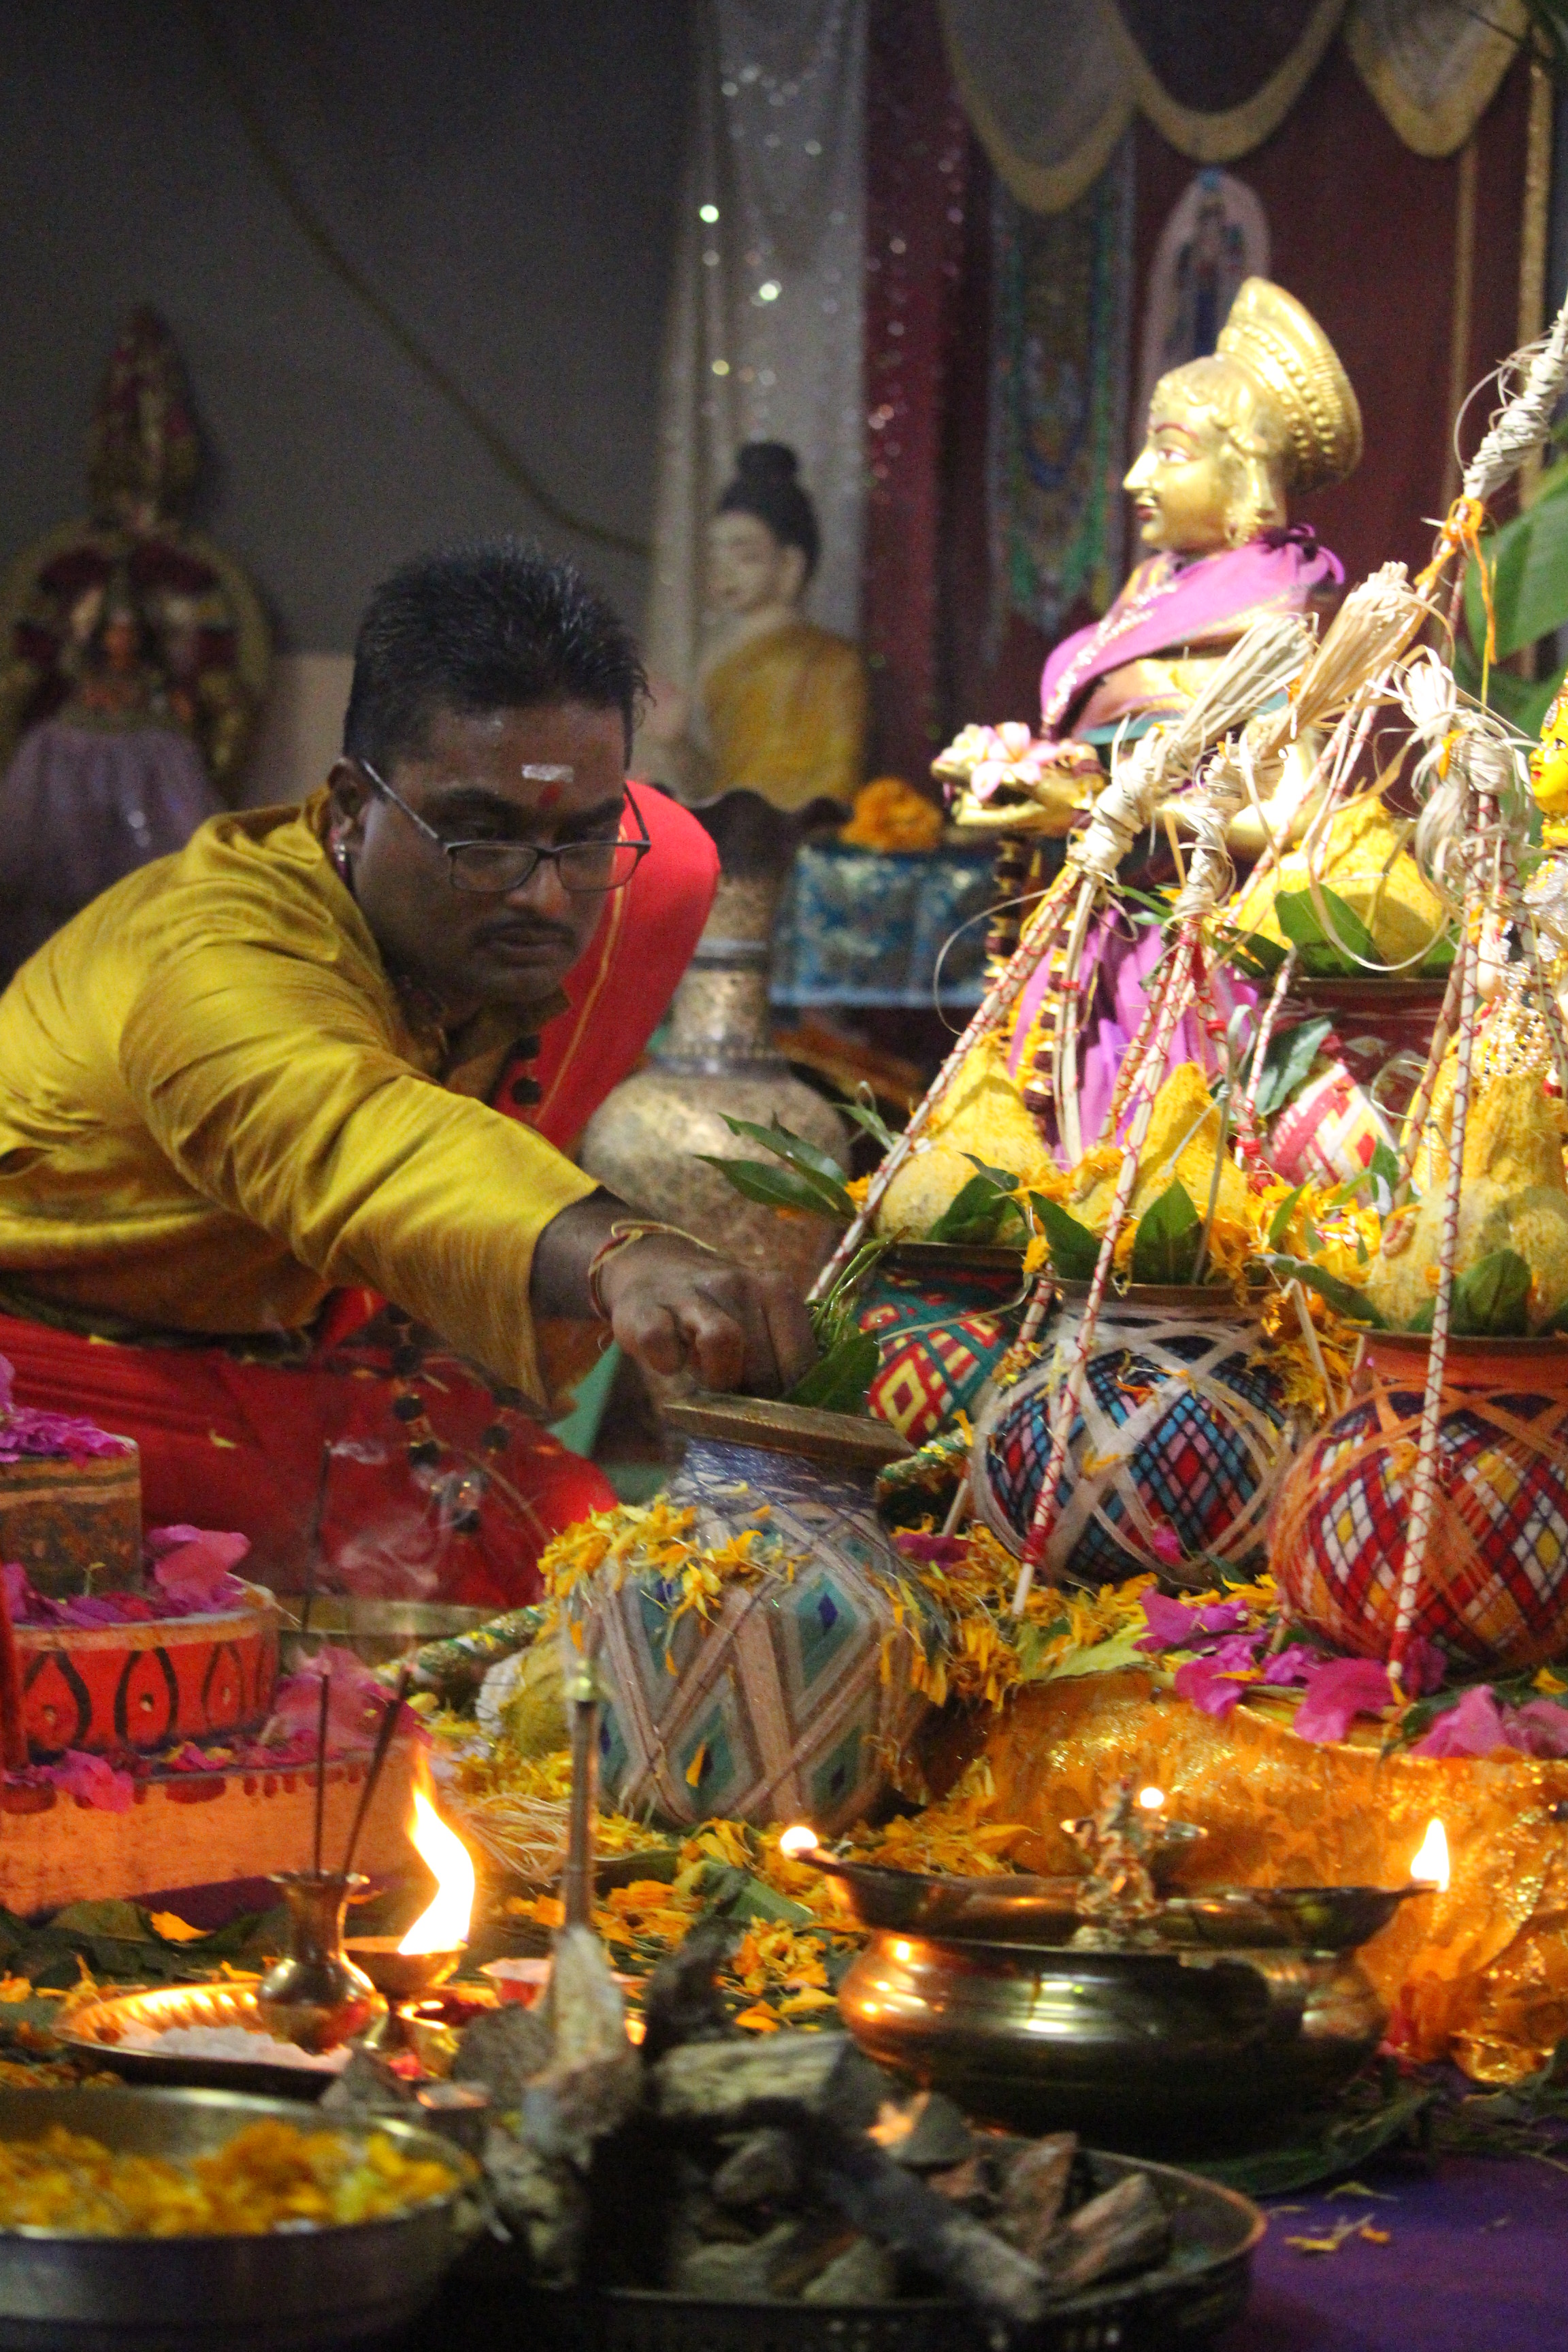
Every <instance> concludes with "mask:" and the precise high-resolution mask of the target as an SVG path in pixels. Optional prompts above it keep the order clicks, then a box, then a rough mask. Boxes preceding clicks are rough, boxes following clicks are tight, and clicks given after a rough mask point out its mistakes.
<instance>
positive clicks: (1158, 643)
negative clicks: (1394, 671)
mask: <svg viewBox="0 0 1568 2352" xmlns="http://www.w3.org/2000/svg"><path fill="white" fill-rule="evenodd" d="M1344 576H1345V573H1344V566H1343V564H1342V563H1341V562H1340V560H1339V557H1338V556H1337V555H1331V554H1330V552H1329V551H1328V549H1327V548H1326V547H1320V546H1319V545H1318V541H1317V536H1316V534H1315V533H1314V532H1313V531H1312V530H1310V528H1309V527H1308V526H1307V525H1306V524H1304V523H1292V524H1291V525H1290V527H1289V530H1282V531H1268V532H1266V533H1265V535H1264V536H1263V538H1261V539H1255V540H1251V541H1248V543H1247V546H1245V547H1231V548H1226V549H1224V550H1222V551H1221V552H1220V553H1219V554H1217V555H1178V554H1174V553H1170V552H1167V553H1163V554H1160V555H1155V556H1152V557H1151V558H1150V560H1149V562H1147V563H1141V564H1140V565H1139V566H1138V568H1137V570H1136V571H1135V572H1133V573H1132V576H1131V579H1130V580H1129V581H1128V583H1127V585H1126V586H1125V587H1124V588H1123V589H1122V591H1121V594H1120V595H1119V596H1118V597H1117V599H1116V601H1115V603H1114V604H1112V605H1111V607H1110V611H1109V612H1108V613H1107V614H1105V616H1104V618H1103V619H1102V620H1100V621H1096V622H1095V623H1094V624H1093V625H1092V626H1091V627H1089V628H1087V629H1078V630H1075V631H1074V633H1073V635H1071V636H1070V637H1064V638H1063V639H1062V641H1061V643H1060V645H1059V646H1056V647H1055V648H1054V649H1053V650H1052V652H1051V654H1050V656H1049V658H1048V659H1047V663H1046V667H1045V669H1044V671H1043V672H1042V674H1041V677H1040V732H1041V733H1042V734H1043V735H1062V734H1065V733H1067V732H1068V731H1069V730H1070V726H1071V721H1072V715H1073V707H1074V705H1075V704H1076V703H1078V702H1079V701H1080V700H1081V699H1082V698H1083V696H1084V694H1085V693H1086V692H1087V690H1088V688H1089V687H1090V686H1092V685H1093V683H1094V681H1095V679H1096V678H1097V677H1103V676H1104V675H1105V673H1106V672H1107V671H1108V670H1112V669H1120V668H1121V665H1122V663H1123V662H1131V661H1143V660H1146V659H1147V658H1148V657H1149V656H1151V655H1152V654H1158V653H1163V652H1165V651H1166V650H1167V648H1168V647H1170V646H1186V645H1198V644H1202V643H1203V642H1204V640H1205V638H1212V637H1215V636H1218V635H1223V634H1224V632H1225V631H1226V628H1227V626H1229V625H1232V624H1234V623H1235V622H1236V621H1237V618H1238V617H1243V616H1245V618H1246V619H1247V620H1248V621H1255V620H1258V619H1259V618H1260V617H1261V615H1262V614H1265V613H1300V612H1303V611H1304V610H1305V609H1306V607H1307V605H1308V604H1310V602H1311V600H1312V598H1313V597H1314V596H1315V595H1318V594H1321V593H1322V592H1323V591H1324V590H1325V589H1327V588H1329V587H1335V588H1337V587H1340V586H1341V585H1342V583H1343V581H1344Z"/></svg>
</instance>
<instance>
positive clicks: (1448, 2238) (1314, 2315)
mask: <svg viewBox="0 0 1568 2352" xmlns="http://www.w3.org/2000/svg"><path fill="white" fill-rule="evenodd" d="M1363 2178H1368V2179H1370V2183H1371V2186H1372V2187H1373V2188H1374V2189H1378V2190H1379V2191H1380V2192H1382V2194H1381V2195H1380V2197H1379V2198H1378V2199H1376V2200H1373V2198H1370V2197H1366V2198H1355V2197H1343V2196H1340V2197H1334V2198H1331V2199H1325V2198H1324V2197H1323V2196H1322V2195H1321V2193H1317V2194H1314V2193H1313V2192H1312V2191H1311V2190H1303V2191H1302V2192H1301V2194H1300V2195H1299V2196H1296V2197H1283V2198H1280V2199H1279V2200H1278V2201H1277V2202H1273V2210H1271V2211H1270V2213H1269V2221H1268V2236H1267V2237H1266V2238H1265V2239H1264V2241H1263V2243H1262V2244H1261V2246H1259V2248H1258V2252H1257V2254H1256V2255H1255V2256H1254V2258H1253V2273H1252V2276H1253V2288H1252V2300H1251V2303H1250V2305H1248V2307H1247V2315H1246V2316H1245V2317H1244V2318H1243V2319H1240V2320H1238V2321H1237V2324H1236V2326H1234V2327H1230V2328H1227V2329H1226V2333H1225V2334H1224V2335H1223V2336H1220V2337H1219V2338H1218V2340H1217V2342H1216V2344H1215V2352H1415V2347H1420V2352H1546V2347H1548V2346H1553V2345H1558V2344H1561V2343H1562V2342H1563V2340H1564V2337H1565V2336H1568V2320H1565V2318H1564V2314H1565V2313H1568V2174H1564V2173H1563V2172H1560V2171H1557V2170H1555V2169H1553V2168H1552V2166H1550V2165H1546V2164H1542V2163H1539V2162H1538V2161H1536V2160H1535V2159H1533V2158H1518V2159H1512V2158H1510V2159H1507V2160H1504V2159H1501V2158H1491V2157H1445V2158H1443V2159H1442V2162H1441V2163H1440V2165H1439V2167H1438V2169H1437V2172H1436V2177H1435V2178H1433V2179H1423V2178H1422V2177H1421V2176H1420V2175H1418V2174H1415V2173H1413V2172H1409V2171H1406V2170H1405V2169H1403V2168H1394V2167H1380V2168H1378V2169H1377V2170H1375V2171H1373V2172H1372V2173H1371V2174H1370V2175H1363ZM1385 2199H1388V2200H1395V2201H1392V2202H1385V2201H1384V2200H1385ZM1271 2201H1272V2200H1271ZM1285 2206H1296V2207H1300V2208H1302V2209H1304V2210H1300V2211H1296V2212H1284V2211H1281V2210H1279V2209H1280V2208H1281V2207H1285ZM1363 2213H1364V2214H1366V2215H1367V2216H1368V2217H1369V2218H1370V2220H1371V2221H1372V2225H1373V2228H1374V2229H1378V2230H1386V2231H1388V2233H1389V2242H1388V2243H1387V2245H1385V2246H1378V2245H1369V2244H1367V2243H1366V2242H1363V2240H1361V2239H1359V2238H1358V2239H1352V2240H1351V2241H1350V2242H1349V2243H1348V2244H1346V2245H1343V2246H1342V2247H1341V2249H1340V2251H1339V2252H1338V2253H1337V2254H1302V2253H1299V2252H1297V2251H1296V2250H1295V2248H1294V2247H1291V2246H1288V2245H1287V2244H1286V2243H1285V2241H1286V2239H1287V2238H1288V2237H1304V2238H1318V2237H1324V2236H1327V2235H1328V2234H1329V2232H1330V2231H1331V2230H1332V2229H1333V2228H1334V2226H1335V2225H1336V2223H1340V2222H1343V2221H1349V2220H1351V2219H1352V2217H1353V2216H1356V2215H1360V2214H1363Z"/></svg>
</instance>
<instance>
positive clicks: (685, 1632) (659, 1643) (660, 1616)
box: [630, 1578, 701, 1716]
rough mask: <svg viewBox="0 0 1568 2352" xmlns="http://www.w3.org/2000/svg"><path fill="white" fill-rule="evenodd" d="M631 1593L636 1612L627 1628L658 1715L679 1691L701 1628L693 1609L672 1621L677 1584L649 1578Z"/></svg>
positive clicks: (644, 1683)
mask: <svg viewBox="0 0 1568 2352" xmlns="http://www.w3.org/2000/svg"><path fill="white" fill-rule="evenodd" d="M631 1594H632V1602H631V1605H632V1608H633V1609H634V1610H635V1612H636V1616H635V1619H634V1621H633V1624H632V1626H631V1628H630V1630H631V1632H632V1634H633V1648H634V1650H635V1651H636V1653H637V1664H638V1666H639V1668H640V1670H641V1673H642V1681H643V1688H644V1689H645V1690H646V1691H647V1695H648V1700H649V1703H650V1705H651V1706H652V1708H653V1712H654V1714H655V1715H656V1716H658V1715H660V1714H662V1713H663V1711H664V1708H665V1706H667V1705H668V1701H669V1699H670V1697H671V1696H672V1695H673V1694H674V1692H675V1691H676V1690H677V1689H678V1688H679V1677H680V1675H682V1674H683V1673H684V1672H685V1671H686V1668H687V1667H688V1666H689V1664H690V1663H691V1656H692V1652H693V1651H694V1650H695V1648H696V1646H697V1643H698V1642H699V1640H700V1633H701V1629H700V1626H699V1624H698V1622H697V1618H696V1612H695V1611H693V1610H688V1611H687V1612H686V1615H685V1616H684V1617H682V1618H681V1619H680V1621H679V1623H677V1622H675V1615H674V1612H675V1607H676V1603H677V1602H678V1601H679V1598H680V1588H679V1585H677V1584H668V1583H666V1582H665V1581H664V1580H663V1579H662V1578H659V1579H651V1578H650V1579H649V1580H647V1582H646V1583H641V1582H639V1583H638V1584H637V1585H636V1586H634V1587H632V1588H631ZM667 1661H668V1663H667Z"/></svg>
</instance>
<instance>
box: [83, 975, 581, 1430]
mask: <svg viewBox="0 0 1568 2352" xmlns="http://www.w3.org/2000/svg"><path fill="white" fill-rule="evenodd" d="M119 1062H120V1071H121V1076H122V1079H123V1081H124V1085H125V1088H126V1091H127V1093H128V1095H129V1097H130V1098H131V1101H132V1103H133V1104H134V1106H135V1108H136V1110H137V1112H138V1113H139V1114H140V1116H141V1118H142V1119H144V1120H145V1122H146V1126H147V1129H148V1131H149V1133H150V1134H151V1135H152V1137H153V1139H154V1140H155V1141H156V1143H157V1144H158V1146H159V1148H160V1149H161V1150H162V1151H163V1153H164V1154H165V1155H166V1156H167V1159H168V1160H169V1161H170V1163H171V1164H172V1166H173V1167H174V1169H175V1170H176V1171H178V1173H179V1174H180V1176H181V1177H183V1178H184V1181H185V1182H186V1183H187V1184H189V1185H190V1186H191V1188H192V1189H193V1190H194V1191H195V1192H198V1193H200V1194H201V1195H202V1196H203V1197H204V1198H205V1199H206V1200H208V1201H210V1202H214V1203H215V1204H216V1205H217V1206H218V1207H220V1208H222V1209H224V1210H226V1211H227V1212H228V1213H231V1214H232V1215H233V1216H235V1217H237V1218H239V1219H241V1220H243V1221H244V1222H245V1223H247V1225H250V1226H253V1227H258V1228H259V1229H260V1230H261V1231H262V1232H263V1233H265V1234H269V1235H270V1236H271V1237H272V1238H273V1240H274V1241H276V1242H278V1243H279V1244H282V1245H283V1247H284V1248H285V1249H286V1250H287V1251H288V1252H289V1255H290V1256H292V1257H293V1258H294V1259H296V1260H297V1261H298V1262H299V1263H300V1265H304V1266H308V1267H310V1269H311V1270H312V1271H313V1272H314V1273H315V1274H317V1275H318V1276H320V1277H321V1280H322V1281H323V1282H324V1283H327V1284H331V1285H337V1284H363V1285H366V1286H369V1287H371V1288H372V1289H375V1290H379V1291H382V1292H384V1294H385V1295H386V1297H389V1298H391V1299H392V1300H394V1301H395V1303H396V1304H397V1305H398V1306H400V1307H405V1308H406V1310H407V1311H408V1312H409V1313H410V1314H411V1315H413V1316H415V1317H416V1318H418V1320H419V1321H421V1322H424V1323H428V1324H430V1325H431V1326H433V1327H434V1328H436V1329H437V1330H438V1331H439V1332H441V1333H442V1335H443V1336H444V1337H445V1338H446V1339H447V1340H448V1341H449V1342H450V1344H451V1345H452V1346H453V1347H454V1348H456V1349H458V1350H459V1351H460V1352H461V1353H463V1354H465V1355H468V1356H472V1357H473V1358H475V1359H476V1360H478V1361H479V1363H480V1364H482V1365H483V1366H484V1367H485V1369H486V1370H488V1371H489V1372H490V1373H491V1374H492V1375H494V1376H495V1377H496V1378H498V1379H500V1380H503V1381H509V1382H510V1383H512V1384H513V1385H514V1386H516V1387H518V1388H520V1389H521V1390H523V1391H525V1392H526V1393H527V1394H528V1395H530V1396H531V1397H535V1398H537V1397H540V1396H542V1394H543V1392H544V1381H543V1379H542V1373H541V1370H540V1367H539V1361H538V1354H537V1349H536V1344H535V1335H534V1329H533V1321H532V1318H531V1314H530V1311H529V1279H530V1274H531V1267H532V1262H533V1250H534V1245H535V1244H536V1242H537V1241H538V1238H539V1235H540V1234H541V1233H542V1231H543V1229H544V1227H545V1226H546V1225H547V1224H548V1223H550V1221H551V1219H552V1217H554V1216H556V1215H557V1214H558V1213H560V1212H561V1210H563V1209H564V1208H567V1207H569V1206H570V1205H571V1203H572V1202H574V1201H580V1200H584V1199H585V1198H586V1197H587V1195H588V1194H589V1193H591V1192H593V1191H594V1190H595V1186H594V1184H593V1181H592V1180H591V1179H590V1178H588V1177H586V1176H584V1175H583V1174H582V1173H581V1171H579V1170H577V1169H575V1168H574V1167H573V1166H572V1164H571V1162H570V1161H569V1160H565V1159H563V1156H562V1155H561V1153H560V1152H558V1151H557V1150H554V1148H553V1147H552V1145H550V1144H548V1143H546V1142H545V1141H544V1140H543V1139H542V1137H540V1136H538V1135H535V1134H533V1133H532V1132H531V1130H530V1129H526V1128H524V1127H521V1126H519V1125H518V1124H517V1123H516V1121H514V1120H512V1119H509V1118H504V1117H502V1116H501V1114H500V1113H499V1112H497V1111H493V1110H491V1109H489V1108H488V1107H487V1106H486V1105H485V1104H483V1103H479V1102H475V1101H472V1100H470V1099H469V1098H468V1097H465V1096H462V1095H458V1094H450V1093H447V1091H446V1090H445V1089H444V1088H442V1087H439V1086H437V1084H435V1083H434V1082H433V1081H432V1080H430V1079H428V1078H426V1077H425V1076H421V1074H420V1073H419V1072H418V1071H417V1070H416V1069H414V1068H412V1067H411V1066H410V1065H409V1063H408V1061H407V1059H406V1058H405V1056H403V1055H400V1054H399V1053H398V1052H397V1051H395V1047H394V1042H393V1040H392V1039H391V1038H390V1037H389V1036H388V1034H386V1031H385V1029H384V1026H383V1024H382V1023H381V1021H380V1019H379V1018H378V1009H377V1005H376V1003H375V1000H374V996H372V995H369V994H367V992H366V991H365V990H364V988H363V986H362V985H356V984H355V981H354V978H353V975H352V973H350V972H346V971H343V970H342V969H341V968H338V967H335V966H333V965H331V964H322V963H319V962H315V961H310V960H309V959H307V958H305V957H302V956H300V955H298V954H294V953H290V952H288V951H286V950H279V949H275V948H271V947H269V946H268V945H266V944H264V943H262V942H259V941H257V940H253V939H245V938H240V939H233V938H230V939H224V938H221V937H219V938H216V939H215V938H212V937H210V936H208V937H207V938H205V939H200V940H194V941H191V940H187V941H186V942H185V943H184V944H179V945H176V946H175V948H174V952H173V953H172V954H170V955H169V956H168V957H167V958H166V959H165V960H164V961H162V962H161V963H160V964H159V966H158V968H157V969H156V970H155V971H150V972H149V973H148V975H147V977H146V981H145V984H144V985H143V986H142V989H141V990H140V992H138V993H137V994H136V995H135V997H134V998H133V1000H132V1003H130V1005H129V1006H128V1008H127V1011H126V1014H125V1018H124V1021H123V1024H122V1025H121V1033H120V1047H119Z"/></svg>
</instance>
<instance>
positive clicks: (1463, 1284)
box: [1454, 1249, 1530, 1339]
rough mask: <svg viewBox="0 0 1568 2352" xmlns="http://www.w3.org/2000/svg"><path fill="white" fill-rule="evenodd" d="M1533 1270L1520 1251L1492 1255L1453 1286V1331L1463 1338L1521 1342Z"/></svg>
mask: <svg viewBox="0 0 1568 2352" xmlns="http://www.w3.org/2000/svg"><path fill="white" fill-rule="evenodd" d="M1529 1297H1530V1268H1529V1266H1528V1265H1526V1264H1525V1262H1524V1260H1523V1258H1521V1256H1520V1255H1519V1252H1518V1251H1517V1250H1510V1249H1500V1250H1492V1251H1490V1252H1489V1254H1488V1255H1487V1256H1485V1257H1483V1258H1481V1259H1479V1261H1478V1262H1477V1264H1476V1265H1472V1266H1471V1267H1470V1268H1469V1270H1468V1273H1465V1274H1461V1275H1459V1276H1458V1277H1457V1278H1456V1280H1455V1283H1454V1329H1455V1331H1456V1333H1458V1334H1459V1335H1461V1336H1462V1337H1464V1338H1478V1339H1522V1338H1523V1336H1524V1334H1525V1331H1526V1330H1527V1329H1528V1328H1529V1327H1528V1325H1527V1323H1526V1321H1525V1305H1526V1302H1527V1300H1528V1299H1529Z"/></svg>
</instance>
